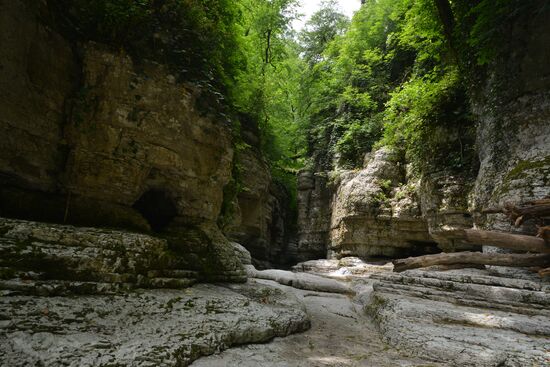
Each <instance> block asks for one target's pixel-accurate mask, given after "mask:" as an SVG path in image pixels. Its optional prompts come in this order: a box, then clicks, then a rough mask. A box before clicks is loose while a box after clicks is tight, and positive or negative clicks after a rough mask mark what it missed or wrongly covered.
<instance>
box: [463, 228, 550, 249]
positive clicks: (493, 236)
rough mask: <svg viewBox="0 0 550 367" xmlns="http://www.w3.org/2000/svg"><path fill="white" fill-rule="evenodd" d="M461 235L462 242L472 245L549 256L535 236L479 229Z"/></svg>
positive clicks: (469, 230) (544, 246)
mask: <svg viewBox="0 0 550 367" xmlns="http://www.w3.org/2000/svg"><path fill="white" fill-rule="evenodd" d="M462 235H463V236H464V237H463V239H464V240H466V241H467V242H469V243H472V244H477V245H484V246H494V247H500V248H506V249H510V250H516V251H525V252H540V253H545V254H550V246H547V244H546V243H545V240H544V239H542V238H539V237H535V236H526V235H521V234H512V233H504V232H495V231H483V230H479V229H465V230H464V232H463V234H462ZM457 236H458V237H460V236H461V234H460V232H458V233H457Z"/></svg>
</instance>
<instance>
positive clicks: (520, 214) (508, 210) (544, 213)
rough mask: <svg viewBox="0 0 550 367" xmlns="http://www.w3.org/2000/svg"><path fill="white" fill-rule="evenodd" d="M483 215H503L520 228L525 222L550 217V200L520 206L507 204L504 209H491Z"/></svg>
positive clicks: (484, 211) (486, 210)
mask: <svg viewBox="0 0 550 367" xmlns="http://www.w3.org/2000/svg"><path fill="white" fill-rule="evenodd" d="M482 213H483V214H494V213H503V214H505V215H507V216H508V217H509V218H510V220H511V221H512V222H513V223H514V224H515V226H516V227H519V226H520V225H521V224H522V223H523V222H524V221H526V220H528V219H533V218H542V217H550V198H544V199H540V200H533V201H529V202H526V203H522V204H520V205H514V204H510V203H509V204H506V205H504V208H489V209H485V210H483V211H482Z"/></svg>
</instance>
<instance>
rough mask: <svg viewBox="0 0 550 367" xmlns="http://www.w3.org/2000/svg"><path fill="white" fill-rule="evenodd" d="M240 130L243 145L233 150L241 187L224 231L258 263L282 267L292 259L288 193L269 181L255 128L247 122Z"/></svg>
mask: <svg viewBox="0 0 550 367" xmlns="http://www.w3.org/2000/svg"><path fill="white" fill-rule="evenodd" d="M243 121H245V122H246V121H247V120H246V119H244V120H243ZM241 129H242V130H241V134H242V136H243V140H244V142H245V143H246V147H245V148H243V149H242V150H240V151H239V152H237V153H236V157H235V164H237V165H238V167H239V174H238V177H237V180H239V184H240V185H241V186H242V188H241V191H240V192H239V193H238V194H237V197H236V198H235V200H234V202H233V203H231V204H232V213H231V214H230V218H229V223H227V224H226V225H225V226H224V233H226V234H227V236H228V237H229V238H231V239H232V240H234V241H236V242H239V243H240V244H242V245H243V246H245V247H246V249H247V250H248V251H250V253H251V255H252V257H253V259H254V261H255V264H256V265H257V266H259V267H265V268H267V267H272V266H285V265H288V264H289V263H291V262H292V261H293V254H292V253H291V251H289V249H288V243H289V242H290V241H291V240H292V237H293V234H292V227H293V225H292V223H291V221H292V220H293V218H292V216H291V213H290V209H289V202H290V196H289V193H288V192H287V191H286V189H285V188H284V187H283V186H282V185H279V184H277V183H276V182H274V181H273V180H272V177H271V173H270V171H269V167H268V164H267V162H266V160H265V158H264V157H263V156H262V153H261V151H260V141H259V135H260V132H259V131H258V129H257V127H256V126H255V125H254V124H252V123H248V124H243V126H242V127H241Z"/></svg>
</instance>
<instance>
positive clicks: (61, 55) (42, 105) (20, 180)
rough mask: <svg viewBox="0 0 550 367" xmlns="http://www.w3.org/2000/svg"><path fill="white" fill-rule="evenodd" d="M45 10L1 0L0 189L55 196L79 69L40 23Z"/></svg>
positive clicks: (61, 42) (70, 51)
mask: <svg viewBox="0 0 550 367" xmlns="http://www.w3.org/2000/svg"><path fill="white" fill-rule="evenodd" d="M33 3H35V4H33ZM44 11H45V9H44V6H42V4H40V2H30V1H20V0H17V1H10V0H2V1H0V45H2V52H0V111H1V114H0V134H1V135H0V136H1V137H2V139H0V183H1V185H2V187H3V188H5V187H6V186H8V185H16V186H23V187H29V188H33V189H39V190H44V191H54V190H56V189H57V188H58V186H59V176H60V175H61V173H62V171H63V169H64V162H65V159H66V149H67V148H66V142H65V140H64V119H65V106H66V101H67V99H68V98H69V96H70V95H71V94H72V93H73V91H74V90H75V88H76V87H77V82H78V73H79V69H78V64H77V60H76V55H75V53H74V50H73V48H72V45H71V44H70V43H69V42H67V41H66V40H65V39H63V38H62V37H61V36H60V35H59V34H58V33H57V32H56V31H55V30H54V29H52V27H50V26H49V25H48V24H47V22H41V21H40V19H41V17H42V16H43V12H44ZM46 70H47V72H45V71H46ZM2 196H5V194H4V192H3V193H2ZM2 209H3V208H2Z"/></svg>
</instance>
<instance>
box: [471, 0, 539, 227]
mask: <svg viewBox="0 0 550 367" xmlns="http://www.w3.org/2000/svg"><path fill="white" fill-rule="evenodd" d="M540 3H542V2H540ZM545 15H546V16H545ZM547 15H548V11H546V12H542V13H541V14H540V15H539V16H533V17H529V18H519V19H517V20H516V22H515V23H513V24H511V25H510V26H509V29H507V32H508V33H507V34H508V35H509V37H508V42H507V43H506V49H505V50H504V51H503V53H502V56H501V57H499V58H498V59H497V60H496V61H495V62H494V63H493V64H491V65H490V66H489V68H488V69H489V70H488V74H489V75H488V77H487V78H486V81H485V83H483V85H482V88H481V89H480V90H479V91H478V94H477V95H475V96H474V98H472V104H473V106H474V111H475V112H476V114H477V116H478V119H479V127H478V134H477V137H478V141H477V144H478V149H479V158H480V162H481V167H480V170H479V175H478V177H477V180H476V182H475V188H474V201H473V207H474V210H475V212H476V214H477V215H476V225H477V226H479V227H482V228H486V229H495V230H503V231H519V232H524V233H529V234H532V233H534V231H535V226H534V225H535V223H533V222H526V223H525V225H524V226H523V227H521V228H514V227H513V226H511V224H510V222H509V221H508V220H507V219H506V218H505V217H504V216H503V215H500V214H490V215H482V214H481V212H482V211H483V210H484V209H490V208H494V207H497V206H502V205H503V204H505V203H512V204H514V203H521V202H525V201H529V200H533V199H540V198H543V197H547V196H550V129H549V126H550V92H549V90H550V65H549V64H548V60H549V58H550V49H549V48H548V47H547V45H548V43H549V42H550V24H549V23H548V18H547Z"/></svg>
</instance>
